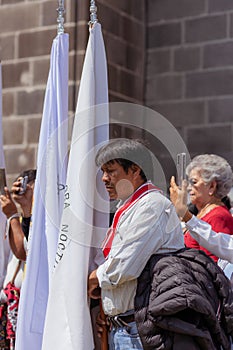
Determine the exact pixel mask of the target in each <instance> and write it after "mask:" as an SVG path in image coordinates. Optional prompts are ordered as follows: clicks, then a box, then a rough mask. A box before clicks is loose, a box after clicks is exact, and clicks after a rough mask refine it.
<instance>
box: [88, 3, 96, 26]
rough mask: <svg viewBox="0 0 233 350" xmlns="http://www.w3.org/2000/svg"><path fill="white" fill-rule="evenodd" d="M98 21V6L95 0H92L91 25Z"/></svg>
mask: <svg viewBox="0 0 233 350" xmlns="http://www.w3.org/2000/svg"><path fill="white" fill-rule="evenodd" d="M96 22H98V19H97V7H96V5H95V0H91V1H90V22H89V25H93V24H95V23H96Z"/></svg>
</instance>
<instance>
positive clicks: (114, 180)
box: [101, 161, 134, 200]
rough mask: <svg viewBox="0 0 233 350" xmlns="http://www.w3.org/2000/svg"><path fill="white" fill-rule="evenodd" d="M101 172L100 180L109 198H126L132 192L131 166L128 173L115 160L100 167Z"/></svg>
mask: <svg viewBox="0 0 233 350" xmlns="http://www.w3.org/2000/svg"><path fill="white" fill-rule="evenodd" d="M101 170H102V172H103V175H102V181H103V182H104V184H105V187H106V190H107V191H108V194H109V197H110V199H122V200H124V199H126V198H128V197H129V196H130V195H131V194H132V193H133V192H134V186H133V177H134V173H133V171H132V169H131V168H129V169H128V173H126V172H125V170H124V169H123V167H122V166H121V165H120V164H118V163H117V162H115V161H114V162H113V163H106V164H104V165H103V166H102V167H101Z"/></svg>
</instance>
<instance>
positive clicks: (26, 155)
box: [0, 0, 233, 179]
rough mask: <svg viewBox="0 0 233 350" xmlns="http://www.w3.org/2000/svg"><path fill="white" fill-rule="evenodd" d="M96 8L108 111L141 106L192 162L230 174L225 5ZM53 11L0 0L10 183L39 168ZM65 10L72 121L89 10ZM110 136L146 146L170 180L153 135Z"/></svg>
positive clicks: (231, 7) (133, 2)
mask: <svg viewBox="0 0 233 350" xmlns="http://www.w3.org/2000/svg"><path fill="white" fill-rule="evenodd" d="M96 4H97V6H98V18H99V21H100V23H101V24H102V29H103V35H104V40H105V46H106V53H107V60H108V73H109V97H110V101H115V102H119V101H121V102H133V103H137V104H145V105H146V106H148V107H150V108H152V109H154V110H156V111H158V112H160V113H161V114H162V115H163V116H165V117H166V118H167V119H168V120H169V121H170V122H171V123H172V124H173V125H174V126H175V127H176V128H177V130H178V131H179V132H180V134H181V135H182V137H183V138H184V140H185V142H186V144H187V146H188V149H189V151H190V153H191V155H195V154H198V153H203V152H214V153H218V154H220V155H222V156H224V157H226V158H228V160H229V161H230V162H231V164H232V163H233V137H232V136H233V131H232V130H233V116H232V109H233V69H232V67H233V3H232V0H195V1H193V0H144V1H142V0H127V1H126V0H97V1H96ZM57 7H58V1H57V0H0V58H1V61H2V69H3V137H4V150H5V156H6V167H7V173H8V178H9V179H13V178H14V177H15V176H16V175H17V174H18V173H19V172H20V171H21V170H22V169H26V168H30V167H35V166H36V152H37V143H38V137H39V129H40V122H41V115H42V108H43V101H44V93H45V87H46V82H47V77H48V70H49V58H50V49H51V46H52V40H53V38H54V37H55V36H56V32H57V23H56V18H57V12H56V8H57ZM65 8H66V16H65V30H66V32H68V33H69V34H70V52H69V60H70V65H69V111H70V115H71V116H72V115H73V114H74V110H75V106H76V101H77V94H78V86H79V79H80V74H81V70H82V64H83V58H84V54H85V48H86V43H87V39H88V26H87V22H88V20H89V0H77V1H76V0H65ZM71 120H72V119H71ZM71 129H72V124H71V125H70V130H71ZM111 136H114V137H117V136H131V137H132V136H136V137H141V136H144V137H145V138H148V139H149V141H152V144H153V150H155V153H156V151H157V154H158V153H160V154H161V157H160V158H161V163H163V162H164V163H165V165H166V167H167V169H168V170H167V172H168V176H170V174H172V172H174V166H173V167H172V166H171V165H168V163H166V162H167V160H166V157H165V158H164V160H163V159H162V158H163V152H164V150H163V148H161V147H162V146H161V145H158V144H156V143H154V140H151V139H150V135H146V134H145V133H144V134H143V133H142V132H141V131H137V130H136V131H135V130H125V128H122V126H121V125H119V126H116V125H115V126H114V127H112V128H111ZM165 165H164V164H163V165H162V166H165Z"/></svg>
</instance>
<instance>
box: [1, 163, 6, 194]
mask: <svg viewBox="0 0 233 350" xmlns="http://www.w3.org/2000/svg"><path fill="white" fill-rule="evenodd" d="M4 187H6V171H5V169H4V168H0V194H5V191H4Z"/></svg>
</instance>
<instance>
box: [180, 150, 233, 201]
mask: <svg viewBox="0 0 233 350" xmlns="http://www.w3.org/2000/svg"><path fill="white" fill-rule="evenodd" d="M193 169H195V170H198V171H200V175H201V177H202V179H203V181H204V182H205V183H210V182H211V181H213V180H215V181H216V182H217V187H216V192H215V196H216V197H218V198H223V197H225V196H226V195H227V194H228V193H229V192H230V190H231V188H232V186H233V173H232V169H231V166H230V164H229V163H228V162H227V161H226V159H224V158H222V157H220V156H217V155H216V154H201V155H199V156H196V157H194V158H193V160H192V161H191V163H189V165H188V166H187V168H186V174H187V175H188V176H189V174H190V172H191V171H192V170H193Z"/></svg>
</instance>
